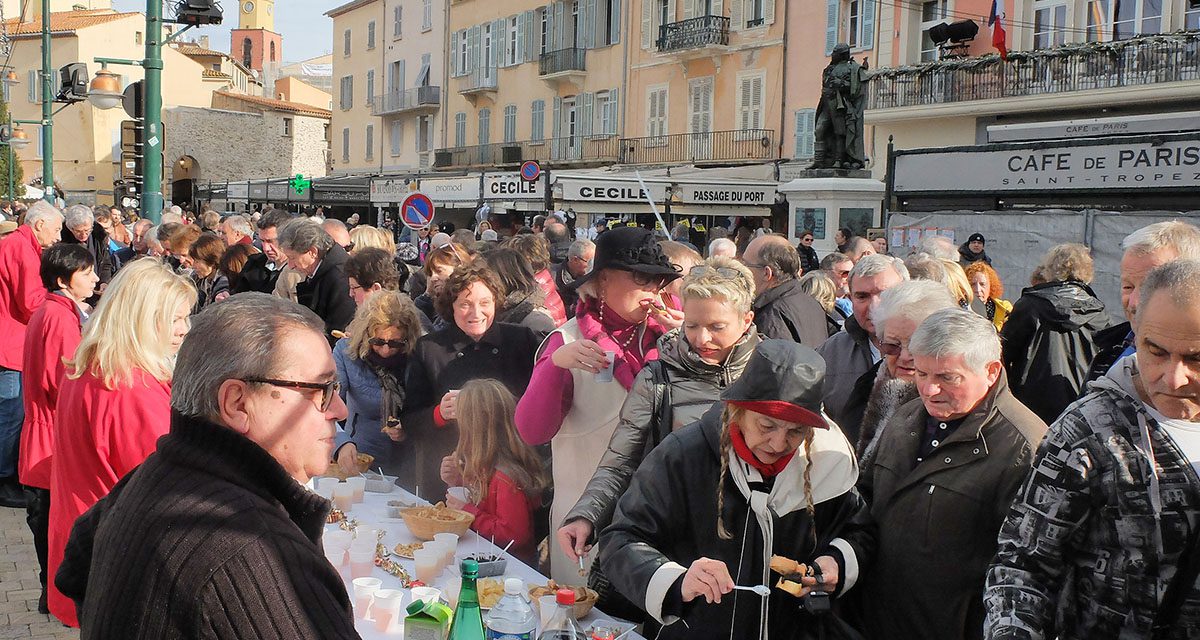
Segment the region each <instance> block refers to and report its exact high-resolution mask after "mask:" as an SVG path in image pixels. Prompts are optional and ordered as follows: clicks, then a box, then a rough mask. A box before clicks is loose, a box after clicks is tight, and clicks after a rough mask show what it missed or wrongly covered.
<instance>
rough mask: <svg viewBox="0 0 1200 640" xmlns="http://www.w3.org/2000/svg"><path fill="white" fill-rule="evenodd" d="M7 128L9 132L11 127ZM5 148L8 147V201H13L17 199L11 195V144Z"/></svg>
mask: <svg viewBox="0 0 1200 640" xmlns="http://www.w3.org/2000/svg"><path fill="white" fill-rule="evenodd" d="M9 128H10V130H11V128H12V125H9ZM5 146H7V147H8V200H10V201H15V200H16V199H17V198H16V195H15V194H14V193H13V162H15V161H14V160H13V150H12V145H11V144H10V145H5Z"/></svg>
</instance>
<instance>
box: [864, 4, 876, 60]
mask: <svg viewBox="0 0 1200 640" xmlns="http://www.w3.org/2000/svg"><path fill="white" fill-rule="evenodd" d="M863 1H864V2H866V3H867V4H866V6H865V7H863V18H862V21H863V26H862V29H863V37H862V48H864V49H871V48H874V47H875V1H876V0H863Z"/></svg>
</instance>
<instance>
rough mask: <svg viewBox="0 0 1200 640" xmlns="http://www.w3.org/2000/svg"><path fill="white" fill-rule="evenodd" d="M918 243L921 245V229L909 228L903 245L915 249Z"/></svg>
mask: <svg viewBox="0 0 1200 640" xmlns="http://www.w3.org/2000/svg"><path fill="white" fill-rule="evenodd" d="M920 243H921V228H920V227H912V228H910V229H909V230H908V238H907V239H905V241H904V244H905V245H906V246H909V247H915V246H917V245H918V244H920Z"/></svg>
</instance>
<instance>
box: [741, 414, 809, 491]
mask: <svg viewBox="0 0 1200 640" xmlns="http://www.w3.org/2000/svg"><path fill="white" fill-rule="evenodd" d="M729 439H730V441H731V442H733V450H734V451H735V452H737V456H738V457H739V458H741V459H742V462H745V463H746V464H748V465H750V466H752V467H754V468H755V469H758V472H759V473H760V474H762V477H764V478H774V477H775V476H777V475H779V474H780V473H782V472H783V469H784V468H785V467H787V466H788V463H789V462H791V461H792V457H793V456H795V455H796V452H795V451H793V452H791V453H789V454H787V455H786V456H783V457H782V458H780V459H778V460H776V461H775V462H773V463H771V464H767V463H765V462H763V461H761V460H759V459H758V458H757V457H755V455H754V452H753V451H751V450H750V447H748V446H746V439H745V438H744V437H742V428H741V427H739V426H738V424H737V423H736V422H731V423H729Z"/></svg>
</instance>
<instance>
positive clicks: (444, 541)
mask: <svg viewBox="0 0 1200 640" xmlns="http://www.w3.org/2000/svg"><path fill="white" fill-rule="evenodd" d="M433 541H434V542H436V543H438V544H440V545H442V564H444V565H447V566H449V565H452V564H454V553H455V552H456V551H458V534H457V533H437V534H434V536H433Z"/></svg>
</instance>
